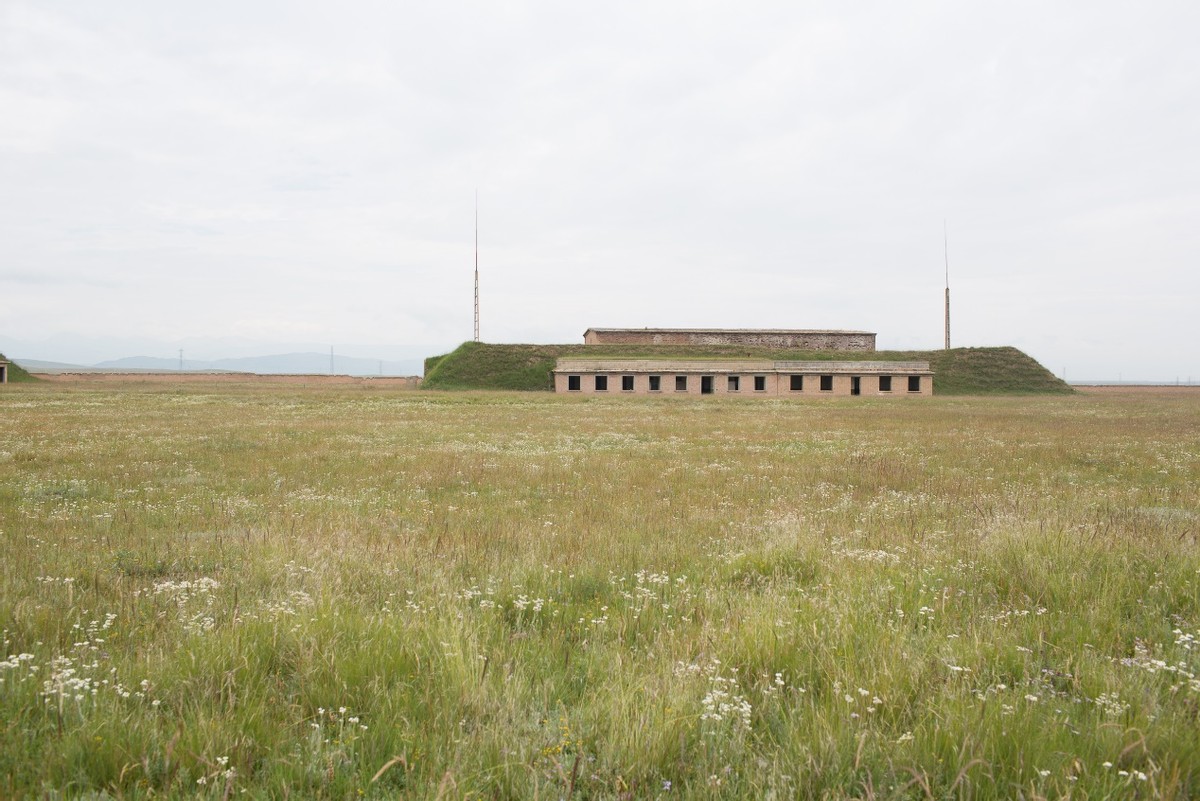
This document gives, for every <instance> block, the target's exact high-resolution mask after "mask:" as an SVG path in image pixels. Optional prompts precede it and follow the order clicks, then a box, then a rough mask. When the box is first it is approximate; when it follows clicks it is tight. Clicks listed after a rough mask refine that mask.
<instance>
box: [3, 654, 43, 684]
mask: <svg viewBox="0 0 1200 801" xmlns="http://www.w3.org/2000/svg"><path fill="white" fill-rule="evenodd" d="M35 658H36V657H34V655H33V654H27V653H20V654H9V656H8V659H5V660H3V661H0V689H3V688H4V685H5V683H6V682H8V683H12V682H16V683H17V684H20V683H21V682H23V681H25V680H26V679H27V678H29V677H30V676H32V675H34V674H36V673H37V671H38V666H37V665H36V664H35V663H34V659H35Z"/></svg>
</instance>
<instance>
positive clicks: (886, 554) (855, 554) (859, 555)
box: [833, 548, 900, 565]
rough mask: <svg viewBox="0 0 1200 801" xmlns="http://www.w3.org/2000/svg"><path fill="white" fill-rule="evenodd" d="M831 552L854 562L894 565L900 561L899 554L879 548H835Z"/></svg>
mask: <svg viewBox="0 0 1200 801" xmlns="http://www.w3.org/2000/svg"><path fill="white" fill-rule="evenodd" d="M833 552H834V554H836V555H837V556H841V557H844V558H846V559H852V560H854V561H856V562H874V563H875V564H880V565H894V564H898V563H899V562H900V555H899V554H896V553H892V552H891V551H885V550H883V549H880V548H840V549H836V548H835V549H834V551H833Z"/></svg>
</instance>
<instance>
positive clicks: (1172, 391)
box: [1074, 384, 1200, 395]
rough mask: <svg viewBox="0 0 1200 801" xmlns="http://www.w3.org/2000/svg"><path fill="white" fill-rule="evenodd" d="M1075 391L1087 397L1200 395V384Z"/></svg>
mask: <svg viewBox="0 0 1200 801" xmlns="http://www.w3.org/2000/svg"><path fill="white" fill-rule="evenodd" d="M1074 388H1075V389H1077V390H1079V391H1080V392H1086V393H1088V394H1089V395H1180V394H1182V393H1188V392H1196V393H1200V384H1095V385H1088V386H1084V385H1079V386H1075V387H1074Z"/></svg>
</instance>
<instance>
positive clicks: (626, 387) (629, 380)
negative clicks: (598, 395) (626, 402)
mask: <svg viewBox="0 0 1200 801" xmlns="http://www.w3.org/2000/svg"><path fill="white" fill-rule="evenodd" d="M621 391H622V392H633V376H631V375H623V376H621Z"/></svg>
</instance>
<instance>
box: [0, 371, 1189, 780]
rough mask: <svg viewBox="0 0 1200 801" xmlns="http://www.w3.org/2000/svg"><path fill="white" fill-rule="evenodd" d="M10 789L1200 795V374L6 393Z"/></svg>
mask: <svg viewBox="0 0 1200 801" xmlns="http://www.w3.org/2000/svg"><path fill="white" fill-rule="evenodd" d="M0 414H3V419H4V420H5V423H6V425H5V428H6V441H5V442H4V443H3V444H2V445H0V542H2V543H3V548H4V551H3V553H4V558H3V560H0V628H2V630H3V640H4V646H3V652H2V653H0V657H4V658H5V661H4V662H3V663H2V664H0V721H2V723H0V796H2V797H22V796H47V797H81V796H87V797H125V798H142V797H193V796H200V797H211V798H232V797H235V796H241V795H242V794H243V792H244V793H245V794H246V795H249V796H253V797H295V798H355V797H363V796H365V797H378V798H391V797H415V798H437V797H441V798H467V797H470V798H674V797H688V798H711V799H718V798H746V797H756V798H757V797H763V798H769V797H777V798H797V797H798V798H842V797H878V798H891V797H902V798H927V797H934V798H946V797H951V798H981V799H987V798H1011V797H1026V798H1034V797H1067V796H1071V797H1080V798H1083V797H1087V798H1105V797H1113V798H1117V797H1122V798H1123V797H1163V798H1187V797H1192V796H1195V795H1197V794H1198V793H1200V727H1198V726H1197V717H1198V715H1200V679H1198V678H1197V674H1198V673H1200V645H1197V644H1196V638H1198V637H1200V553H1198V551H1197V546H1196V534H1197V523H1198V520H1200V502H1198V500H1200V499H1198V492H1200V490H1198V489H1197V487H1198V486H1200V404H1197V403H1196V401H1195V400H1193V399H1188V398H1169V397H1156V398H1150V399H1143V398H1139V397H1135V396H1128V397H1125V396H1116V397H1088V396H1080V397H1059V398H1037V399H1029V398H1025V399H964V398H953V399H948V398H934V399H932V400H929V401H922V402H919V403H917V402H913V403H903V404H897V403H894V402H893V403H888V402H874V401H871V400H858V399H856V400H845V401H821V402H795V401H780V402H775V401H762V400H758V401H742V402H739V401H736V400H730V401H717V402H713V401H712V400H711V399H705V400H704V401H702V402H701V401H699V400H697V401H695V402H692V401H680V400H677V399H671V400H669V401H654V400H645V401H641V400H639V401H637V402H630V401H628V400H624V401H622V400H606V399H600V400H590V399H578V398H571V399H563V398H558V397H554V396H550V395H546V396H530V395H517V394H446V395H442V394H437V393H424V392H404V393H395V394H392V393H387V392H378V391H372V392H367V391H346V390H328V389H315V390H306V391H297V390H291V389H286V388H272V389H269V390H248V389H245V388H236V387H235V388H228V389H221V390H213V389H211V388H199V387H197V388H174V389H161V390H157V391H155V390H153V389H147V388H144V387H143V388H141V389H138V390H128V389H126V390H121V389H118V390H105V389H88V390H74V391H72V390H70V389H63V388H62V387H61V386H58V387H53V388H46V387H42V386H37V385H27V386H25V387H20V388H15V391H14V388H11V387H10V390H9V391H6V392H5V393H3V394H0Z"/></svg>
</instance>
